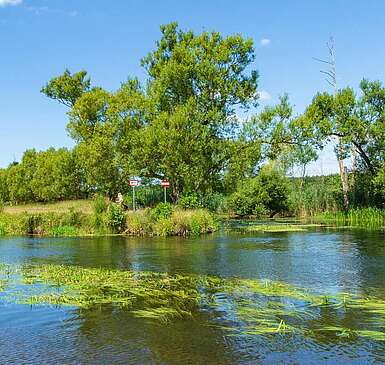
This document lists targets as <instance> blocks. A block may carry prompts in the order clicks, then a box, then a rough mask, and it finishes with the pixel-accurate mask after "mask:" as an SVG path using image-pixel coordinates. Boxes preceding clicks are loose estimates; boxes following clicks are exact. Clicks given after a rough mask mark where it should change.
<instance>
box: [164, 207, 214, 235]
mask: <svg viewBox="0 0 385 365" xmlns="http://www.w3.org/2000/svg"><path fill="white" fill-rule="evenodd" d="M171 220H172V223H173V233H174V235H177V236H187V235H190V234H192V235H197V234H201V233H210V232H214V231H215V230H216V229H217V228H218V225H217V223H216V222H215V220H214V217H213V216H212V215H211V214H210V213H209V212H208V211H207V210H204V209H199V210H176V211H175V212H174V213H173V214H172V216H171Z"/></svg>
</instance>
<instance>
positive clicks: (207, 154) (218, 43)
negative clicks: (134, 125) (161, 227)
mask: <svg viewBox="0 0 385 365" xmlns="http://www.w3.org/2000/svg"><path fill="white" fill-rule="evenodd" d="M161 32H162V36H161V39H160V40H159V41H158V42H157V47H156V49H155V50H154V51H153V52H151V53H149V54H148V56H147V57H145V58H144V59H143V60H142V65H143V66H144V67H145V69H146V70H147V72H148V76H149V80H148V87H147V97H148V98H149V99H150V105H151V109H150V110H149V114H148V119H147V122H146V124H145V126H144V127H143V128H141V129H139V130H138V132H137V133H136V135H135V138H134V139H133V156H134V157H135V159H134V161H133V164H134V166H135V167H136V168H137V170H138V171H139V172H140V173H142V174H143V173H144V174H145V175H147V176H155V177H159V178H166V179H170V180H171V182H172V187H173V199H174V202H176V201H177V200H178V198H179V195H180V194H181V192H183V191H186V190H195V191H196V190H198V191H207V190H210V189H212V188H214V189H215V188H216V187H218V185H219V184H220V180H221V178H222V176H223V174H224V171H225V169H226V166H227V165H228V163H229V161H230V159H231V154H232V152H233V151H234V148H233V146H232V145H233V142H234V140H236V138H237V125H236V122H237V120H236V110H237V108H246V109H247V108H249V107H250V106H253V105H255V104H256V101H257V93H256V88H257V79H258V75H257V72H256V71H249V67H250V65H251V64H252V62H253V61H254V58H255V54H254V50H253V43H252V40H251V39H244V38H243V37H242V36H240V35H235V36H228V37H222V36H221V35H220V34H219V33H217V32H211V33H209V32H203V33H201V34H194V33H193V32H192V31H187V32H185V31H182V30H180V29H179V28H178V26H177V24H176V23H172V24H169V25H166V26H162V27H161Z"/></svg>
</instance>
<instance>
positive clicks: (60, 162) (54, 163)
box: [0, 148, 85, 203]
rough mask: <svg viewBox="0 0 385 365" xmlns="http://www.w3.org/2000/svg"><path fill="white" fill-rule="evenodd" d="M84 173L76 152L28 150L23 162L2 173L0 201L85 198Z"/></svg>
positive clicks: (0, 177)
mask: <svg viewBox="0 0 385 365" xmlns="http://www.w3.org/2000/svg"><path fill="white" fill-rule="evenodd" d="M83 185H84V184H83V183H82V174H81V171H80V170H79V166H78V164H77V161H76V159H75V156H74V154H73V152H72V151H69V150H67V149H65V148H60V149H58V150H55V149H53V148H49V149H48V150H47V151H42V152H36V151H35V150H33V149H32V150H27V151H26V152H25V153H24V155H23V158H22V160H21V162H20V163H15V164H12V165H10V166H9V167H8V168H7V169H4V170H1V171H0V198H2V199H4V201H10V202H12V203H21V202H37V201H39V202H50V201H55V200H64V199H77V198H80V197H84V196H85V194H84V191H83Z"/></svg>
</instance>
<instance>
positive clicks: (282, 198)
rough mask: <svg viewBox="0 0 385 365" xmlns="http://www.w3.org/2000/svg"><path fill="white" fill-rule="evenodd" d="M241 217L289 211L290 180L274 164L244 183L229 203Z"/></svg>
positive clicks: (272, 214)
mask: <svg viewBox="0 0 385 365" xmlns="http://www.w3.org/2000/svg"><path fill="white" fill-rule="evenodd" d="M228 205H229V207H230V209H232V210H233V211H234V212H235V213H236V214H237V215H239V216H247V215H256V216H262V215H266V214H267V215H269V216H270V217H273V216H274V215H276V214H278V213H285V212H288V211H289V186H288V179H287V178H286V177H285V175H284V173H283V172H282V171H280V170H279V169H278V168H277V167H276V166H275V165H274V164H267V165H265V166H263V167H262V168H261V170H260V171H259V173H258V175H257V176H255V177H253V178H250V179H246V180H244V181H242V182H241V183H240V184H239V186H238V189H237V191H236V192H234V193H233V194H232V195H231V196H230V198H229V201H228Z"/></svg>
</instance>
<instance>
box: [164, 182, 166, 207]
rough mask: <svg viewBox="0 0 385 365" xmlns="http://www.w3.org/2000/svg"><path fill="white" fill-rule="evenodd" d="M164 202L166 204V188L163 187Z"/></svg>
mask: <svg viewBox="0 0 385 365" xmlns="http://www.w3.org/2000/svg"><path fill="white" fill-rule="evenodd" d="M164 202H165V203H167V188H166V187H165V186H164Z"/></svg>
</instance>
